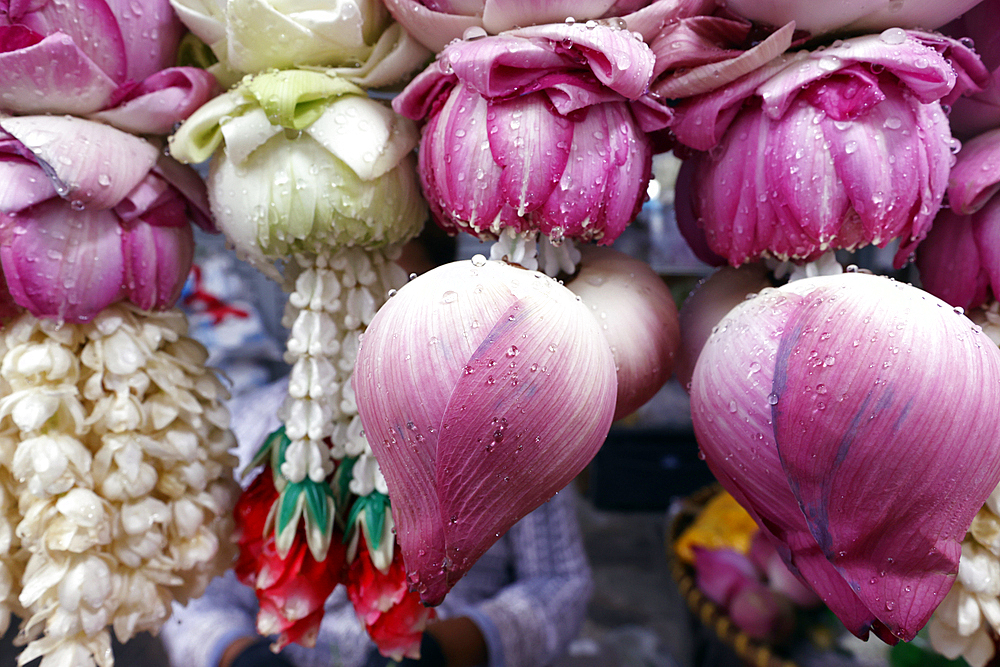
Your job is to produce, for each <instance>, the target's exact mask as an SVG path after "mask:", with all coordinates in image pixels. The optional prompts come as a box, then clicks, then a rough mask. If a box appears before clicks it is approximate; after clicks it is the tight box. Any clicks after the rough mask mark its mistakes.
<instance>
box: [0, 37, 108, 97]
mask: <svg viewBox="0 0 1000 667" xmlns="http://www.w3.org/2000/svg"><path fill="white" fill-rule="evenodd" d="M0 30H7V31H10V30H11V27H9V26H5V27H4V28H0ZM54 62H57V63H59V67H52V63H54ZM0 86H2V88H3V93H2V95H0V107H2V108H3V109H5V110H8V111H13V112H17V113H40V112H44V111H53V112H56V113H71V114H81V115H82V114H88V113H91V112H93V111H97V110H98V109H102V108H104V106H105V105H107V103H108V101H109V100H110V99H111V98H112V96H113V95H114V92H115V90H117V88H118V82H116V81H115V80H114V79H112V78H110V77H109V76H108V75H107V74H106V73H105V72H104V70H102V69H101V68H100V67H99V66H98V65H97V64H96V63H95V62H94V61H93V60H91V59H90V58H89V57H88V55H87V54H86V53H85V52H84V51H82V50H81V49H80V47H79V46H78V45H77V44H76V43H74V42H73V40H72V38H71V37H70V36H69V35H65V34H61V33H57V34H55V35H50V36H48V37H45V38H44V39H42V40H41V41H40V42H38V43H36V44H33V45H31V46H28V47H26V48H19V49H16V50H12V51H5V52H3V53H0Z"/></svg>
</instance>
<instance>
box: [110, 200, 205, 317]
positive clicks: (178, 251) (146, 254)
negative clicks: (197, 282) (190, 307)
mask: <svg viewBox="0 0 1000 667" xmlns="http://www.w3.org/2000/svg"><path fill="white" fill-rule="evenodd" d="M166 207H172V208H175V209H180V211H179V213H180V214H181V215H183V214H184V207H183V204H182V203H181V202H179V201H176V200H175V201H174V202H173V203H171V204H167V205H166ZM122 250H123V252H124V257H125V282H124V285H125V290H126V292H127V293H128V299H129V301H131V302H132V303H134V304H135V305H137V306H139V307H140V308H142V309H144V310H160V309H163V308H169V307H170V306H172V305H173V304H174V303H175V302H176V301H177V299H178V297H180V295H181V288H183V287H184V282H185V281H186V280H187V277H188V274H189V273H190V272H191V263H192V260H193V259H194V232H193V231H192V230H191V226H190V225H187V224H185V225H181V226H160V225H151V224H149V223H147V222H145V221H144V220H141V219H140V220H137V221H136V222H135V223H133V224H132V225H129V226H128V227H126V229H125V232H124V238H123V239H122Z"/></svg>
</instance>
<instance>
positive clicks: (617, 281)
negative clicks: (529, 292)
mask: <svg viewBox="0 0 1000 667" xmlns="http://www.w3.org/2000/svg"><path fill="white" fill-rule="evenodd" d="M581 252H582V254H583V260H582V262H581V265H580V271H579V272H578V273H577V276H576V278H574V279H573V280H572V281H571V282H569V283H567V285H566V287H568V288H569V289H570V290H571V291H572V292H573V293H574V294H576V295H577V296H579V297H580V298H581V299H583V303H584V304H586V305H587V306H589V307H590V309H591V312H592V313H593V315H594V317H596V318H597V322H598V324H599V325H600V326H601V330H602V331H603V332H604V337H605V338H606V339H607V341H608V345H609V346H610V347H611V353H612V354H614V357H615V367H616V368H617V370H618V400H617V402H616V403H615V419H620V418H622V417H624V416H626V415H630V414H632V413H633V412H635V411H636V410H637V409H638V408H640V407H641V406H642V405H644V404H645V403H646V401H648V400H649V399H650V398H652V397H653V394H655V393H656V392H658V391H659V390H660V388H661V387H662V386H663V385H664V383H666V381H667V380H668V379H670V375H671V374H672V373H673V369H674V356H675V355H676V354H677V346H678V344H679V342H680V326H679V325H678V322H677V305H676V304H675V303H674V297H673V295H672V294H671V293H670V289H669V288H668V287H667V285H666V283H665V282H663V279H662V278H660V276H658V275H657V274H656V273H655V272H654V271H653V270H652V269H651V268H649V265H648V264H646V263H645V262H642V261H639V260H637V259H634V258H632V257H629V256H628V255H626V254H624V253H620V252H618V251H617V250H612V249H611V248H601V247H597V246H584V247H583V248H581Z"/></svg>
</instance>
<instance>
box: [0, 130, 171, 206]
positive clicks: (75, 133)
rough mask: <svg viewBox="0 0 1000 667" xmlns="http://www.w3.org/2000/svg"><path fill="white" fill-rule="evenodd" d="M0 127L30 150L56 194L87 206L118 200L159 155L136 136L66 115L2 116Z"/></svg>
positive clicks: (139, 178)
mask: <svg viewBox="0 0 1000 667" xmlns="http://www.w3.org/2000/svg"><path fill="white" fill-rule="evenodd" d="M0 128H2V129H3V130H4V131H5V132H7V133H8V134H10V135H11V136H13V137H14V138H15V139H17V140H18V141H19V142H21V144H22V145H23V146H24V147H25V148H26V149H27V150H29V151H31V153H32V154H33V155H34V157H35V159H36V160H37V162H38V164H39V166H40V167H41V168H42V169H43V170H44V171H45V174H46V175H47V176H48V177H49V179H50V180H51V181H52V184H53V186H54V187H55V190H56V192H58V193H59V195H60V196H61V197H63V198H65V199H67V200H69V201H72V202H79V203H80V204H83V205H85V206H88V207H93V208H109V207H111V206H114V205H115V204H117V203H118V202H119V201H121V200H122V198H123V197H124V196H125V195H126V194H127V193H128V192H129V191H130V190H132V189H133V188H134V187H135V186H136V185H137V184H138V183H139V181H141V180H142V179H143V178H145V176H146V174H147V173H148V172H149V170H150V169H151V168H152V167H153V165H154V164H156V159H157V156H158V154H159V151H157V149H156V147H155V146H153V145H152V144H150V143H148V142H146V141H144V140H142V139H140V138H139V137H134V136H132V135H130V134H126V133H125V132H122V131H120V130H116V129H114V128H112V127H109V126H107V125H104V124H102V123H95V122H93V121H88V120H83V119H80V118H71V117H68V116H65V117H59V116H23V117H14V118H3V119H0Z"/></svg>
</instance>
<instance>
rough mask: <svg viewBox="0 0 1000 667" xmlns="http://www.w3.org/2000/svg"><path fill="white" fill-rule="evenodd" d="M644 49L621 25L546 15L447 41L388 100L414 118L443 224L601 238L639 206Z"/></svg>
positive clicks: (648, 58) (646, 163)
mask: <svg viewBox="0 0 1000 667" xmlns="http://www.w3.org/2000/svg"><path fill="white" fill-rule="evenodd" d="M653 66H654V57H653V53H652V51H651V50H650V49H649V47H648V46H647V45H646V44H645V43H644V42H643V41H642V39H640V38H637V37H636V36H635V35H634V34H633V33H632V32H630V31H628V30H623V29H619V28H617V27H608V26H605V25H596V24H593V25H590V27H587V26H585V25H583V24H579V23H578V24H573V25H570V24H566V23H559V24H549V25H540V26H534V27H530V28H522V29H517V30H511V31H509V32H505V33H503V34H501V35H496V36H488V37H482V38H481V39H472V40H459V41H457V42H454V43H452V44H451V45H449V46H448V47H447V48H446V49H445V50H444V51H443V52H442V53H441V54H440V55H439V57H438V60H437V62H435V63H433V64H431V65H430V66H429V67H428V68H427V69H426V70H425V71H424V72H423V73H422V74H420V75H419V76H418V77H417V78H416V79H415V80H414V81H413V82H412V83H411V84H410V85H409V86H407V88H406V89H405V90H404V91H403V92H402V94H400V96H399V97H397V98H396V99H395V100H394V101H393V107H394V108H395V109H396V110H397V111H399V112H400V113H401V114H403V115H405V116H408V117H410V118H413V119H416V120H421V119H422V120H426V124H425V125H424V128H423V134H422V137H421V142H420V150H419V159H420V176H421V180H422V183H423V186H424V194H425V196H426V198H427V201H428V203H429V205H430V209H431V214H432V216H433V217H434V219H435V220H436V221H437V223H438V224H439V225H440V226H441V227H443V228H444V229H446V230H448V231H450V232H457V231H467V232H470V233H472V234H476V235H478V236H480V237H482V238H486V239H492V238H496V237H497V236H499V234H500V233H501V232H502V231H503V230H505V229H511V230H513V231H515V232H518V233H532V234H533V233H541V234H543V235H545V236H546V237H548V238H550V239H552V240H553V241H554V242H556V243H558V242H560V241H561V240H562V239H563V238H573V239H582V240H594V241H599V242H601V243H603V244H609V243H611V242H612V241H613V240H614V239H615V238H616V237H617V236H618V235H619V234H621V232H622V230H624V228H625V226H626V225H627V224H628V223H629V222H630V221H631V220H632V218H633V216H634V215H635V214H636V213H637V212H638V210H639V208H640V207H641V206H642V202H643V200H644V198H645V196H646V186H647V184H648V182H649V178H650V170H651V160H652V153H653V149H652V145H651V142H650V140H649V139H648V138H647V136H646V132H647V131H651V130H656V129H662V128H663V127H665V126H666V124H667V123H668V121H669V117H670V113H669V110H668V109H667V108H666V107H664V106H663V105H662V104H661V103H660V102H658V101H657V100H656V99H654V98H653V97H652V96H650V95H649V94H648V92H647V89H648V86H649V83H650V79H651V76H652V73H653Z"/></svg>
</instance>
